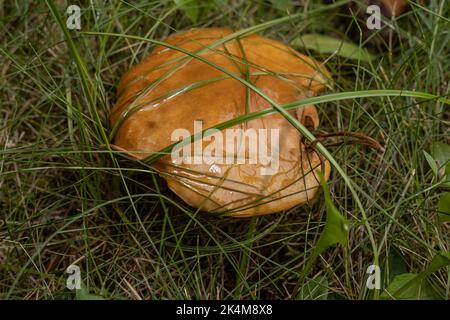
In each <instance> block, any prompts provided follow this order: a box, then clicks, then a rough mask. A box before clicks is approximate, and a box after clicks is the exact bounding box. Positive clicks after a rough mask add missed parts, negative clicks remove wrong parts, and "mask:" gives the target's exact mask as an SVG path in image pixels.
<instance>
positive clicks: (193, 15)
mask: <svg viewBox="0 0 450 320" xmlns="http://www.w3.org/2000/svg"><path fill="white" fill-rule="evenodd" d="M173 1H174V2H175V4H176V5H177V7H178V8H180V10H181V11H183V12H184V14H185V15H186V16H187V17H188V18H189V19H190V20H191V21H192V22H193V23H196V22H197V19H198V11H199V10H198V2H197V0H173Z"/></svg>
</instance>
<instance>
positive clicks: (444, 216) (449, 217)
mask: <svg viewBox="0 0 450 320" xmlns="http://www.w3.org/2000/svg"><path fill="white" fill-rule="evenodd" d="M437 211H438V222H439V223H442V222H447V221H450V192H447V193H445V194H444V195H443V196H442V197H441V198H440V199H439V202H438V205H437Z"/></svg>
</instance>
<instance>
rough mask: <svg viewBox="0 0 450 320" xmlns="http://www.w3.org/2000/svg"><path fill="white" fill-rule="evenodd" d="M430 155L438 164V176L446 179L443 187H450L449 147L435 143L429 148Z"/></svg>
mask: <svg viewBox="0 0 450 320" xmlns="http://www.w3.org/2000/svg"><path fill="white" fill-rule="evenodd" d="M431 155H432V156H433V158H434V160H436V161H437V163H438V176H439V177H444V176H445V177H446V178H445V179H446V182H445V184H444V185H445V186H447V187H450V145H448V144H446V143H441V142H435V143H434V144H433V146H432V147H431Z"/></svg>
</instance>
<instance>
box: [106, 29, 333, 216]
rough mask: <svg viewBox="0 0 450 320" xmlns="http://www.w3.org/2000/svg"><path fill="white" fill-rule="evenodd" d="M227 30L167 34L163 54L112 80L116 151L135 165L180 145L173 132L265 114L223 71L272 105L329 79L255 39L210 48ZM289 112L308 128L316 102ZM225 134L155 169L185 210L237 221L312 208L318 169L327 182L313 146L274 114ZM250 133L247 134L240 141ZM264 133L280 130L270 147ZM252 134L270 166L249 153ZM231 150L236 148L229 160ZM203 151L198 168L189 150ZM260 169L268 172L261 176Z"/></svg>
mask: <svg viewBox="0 0 450 320" xmlns="http://www.w3.org/2000/svg"><path fill="white" fill-rule="evenodd" d="M231 33H232V31H231V30H230V29H225V28H203V29H191V30H188V31H184V32H180V33H176V34H173V35H171V36H169V37H168V38H167V39H166V40H165V43H166V44H169V45H170V46H172V47H171V48H168V47H166V46H162V45H159V46H156V47H155V48H154V50H153V51H152V52H151V53H150V55H149V56H148V57H147V58H146V59H145V60H143V61H142V62H141V63H139V64H137V65H136V66H134V67H132V68H131V69H130V70H129V71H128V72H127V73H126V74H125V75H124V76H123V77H122V79H121V81H120V84H119V86H118V90H117V96H118V99H117V103H116V105H115V106H114V107H113V109H112V110H111V123H112V125H113V127H114V126H115V127H116V129H117V131H116V133H115V141H114V143H115V145H117V146H118V147H120V148H122V149H125V150H127V151H128V152H129V154H131V155H132V156H134V157H136V158H138V159H143V158H145V157H147V156H149V155H151V154H154V153H155V152H158V151H160V150H162V149H163V148H165V147H167V146H170V145H172V144H173V143H175V142H177V141H179V133H180V132H181V133H183V132H188V133H190V134H197V135H198V134H199V132H198V131H199V129H198V128H199V126H201V127H202V129H207V128H211V127H213V126H215V125H217V124H219V123H222V122H225V121H227V120H231V119H234V118H236V117H238V116H242V115H245V114H246V113H251V112H255V111H258V110H263V109H266V108H270V107H271V104H270V103H269V102H267V101H266V100H265V99H264V98H263V97H262V96H261V95H260V94H258V93H256V92H255V91H254V90H252V89H250V88H249V87H248V86H246V85H245V84H244V83H242V82H241V81H238V80H237V79H235V78H233V77H231V76H230V74H234V75H235V76H238V77H239V78H240V79H243V80H245V81H247V82H249V83H251V84H253V85H254V86H256V87H257V88H258V89H259V90H261V91H262V92H263V93H264V94H265V95H267V96H268V97H270V98H271V99H273V100H274V101H275V102H276V103H278V104H280V105H282V104H286V103H290V102H293V101H297V100H301V99H304V98H306V97H312V96H315V95H317V94H318V93H320V92H321V91H323V90H324V89H325V88H326V84H327V82H328V81H329V73H328V72H327V70H326V69H325V68H324V67H323V66H322V65H321V64H320V63H319V62H317V61H315V60H313V59H311V58H309V57H307V56H305V55H303V54H300V53H299V52H297V51H295V50H294V49H292V48H290V47H288V46H286V45H284V44H282V43H280V42H278V41H275V40H271V39H268V38H265V37H262V36H259V35H254V34H253V35H247V36H242V37H240V38H233V39H231V40H229V41H222V42H223V43H219V44H218V42H221V41H220V40H221V39H223V38H224V37H225V36H227V35H230V34H231ZM179 48H181V51H180V50H179ZM183 50H184V51H185V52H190V53H193V54H194V55H193V56H192V55H188V54H186V53H184V52H182V51H183ZM196 55H198V56H200V57H202V58H204V59H207V60H208V61H209V62H210V63H206V62H205V61H201V60H200V59H198V58H196ZM290 112H291V114H292V115H294V116H295V117H296V118H297V119H298V120H299V121H300V122H301V123H302V124H303V125H305V126H306V127H308V128H310V129H316V128H317V127H318V125H319V117H318V114H317V110H316V108H315V106H314V105H308V106H306V107H299V108H298V109H296V110H295V111H290ZM229 129H231V130H235V131H233V133H234V134H235V133H236V132H237V134H236V135H235V136H234V137H232V138H229V139H226V138H228V136H227V135H225V132H224V131H226V130H228V129H226V130H222V131H218V130H216V131H212V134H211V135H210V136H206V135H205V136H204V137H203V139H201V140H196V141H197V142H193V143H192V144H190V145H189V144H188V148H189V149H186V146H185V147H183V149H181V148H178V149H177V152H178V153H176V154H178V155H180V157H175V158H174V153H172V154H168V155H164V156H163V157H162V158H160V159H159V160H157V161H156V162H155V163H153V166H154V168H155V169H156V170H157V171H158V172H159V174H160V175H161V176H162V177H163V178H164V179H165V180H166V181H167V183H168V186H169V187H170V189H171V190H173V191H174V192H175V193H176V194H177V195H178V196H179V197H180V198H182V199H183V200H184V201H185V202H186V203H188V204H189V205H191V206H193V207H196V208H200V209H201V210H203V211H207V212H217V213H225V214H226V215H231V216H235V217H248V216H255V215H263V214H270V213H275V212H279V211H282V210H286V209H290V208H292V207H294V206H296V205H299V204H303V203H307V202H310V201H312V200H313V199H314V198H315V196H316V194H317V192H318V187H319V185H320V183H319V178H318V175H317V171H318V170H321V171H322V172H323V174H324V177H325V179H328V177H329V174H330V165H329V163H328V162H327V161H326V160H324V158H323V157H322V156H321V155H320V154H318V153H317V152H316V151H315V150H314V148H313V147H312V146H306V145H305V143H303V142H302V139H301V138H302V137H301V135H300V133H299V132H298V130H297V129H295V128H294V127H293V126H292V125H291V124H290V123H289V122H288V121H287V120H286V119H285V118H284V117H283V116H282V115H280V114H278V113H274V114H270V115H267V116H264V117H258V118H255V119H251V120H250V121H247V122H245V123H240V124H236V125H234V126H233V127H231V128H229ZM239 129H240V130H239ZM262 129H264V130H262ZM250 130H253V131H252V132H251V133H252V134H248V132H250ZM272 131H273V132H275V133H276V132H277V133H278V137H279V139H278V141H277V140H276V139H273V136H276V135H275V134H274V135H272V136H271V135H270V134H268V132H272ZM221 133H223V134H224V136H223V137H225V138H223V137H220V134H221ZM227 134H228V132H227ZM255 134H256V139H257V140H258V145H257V146H258V147H259V149H261V148H262V147H264V148H266V152H267V154H268V155H270V156H269V157H266V158H265V160H268V159H269V161H265V162H264V161H262V159H261V157H259V158H258V156H261V155H260V154H255V153H260V150H256V149H254V148H252V147H251V146H250V145H251V143H250V142H248V141H249V140H252V138H253V140H254V139H255ZM185 137H186V136H183V138H185ZM230 137H231V135H230ZM174 138H175V139H174ZM224 139H225V140H226V142H225V141H223V140H224ZM220 140H222V141H220ZM192 141H194V140H192ZM213 142H214V146H213V147H211V144H212V143H213ZM218 142H221V143H223V144H221V143H218ZM253 142H254V141H253ZM230 145H231V147H232V151H235V153H231V160H230V153H229V151H230V150H229V148H228V147H229V146H230ZM208 146H209V149H208ZM222 146H223V147H222ZM196 148H197V149H196ZM239 148H240V149H239ZM205 149H208V152H210V153H209V154H210V155H212V156H213V157H212V158H211V157H210V158H208V159H209V160H210V161H208V159H206V158H205V155H204V154H203V157H202V156H201V155H200V161H196V159H197V160H198V158H199V155H198V154H197V151H198V150H201V151H205ZM211 149H212V150H211ZM182 151H184V152H186V154H184V155H183V152H182ZM190 151H192V153H190ZM239 152H242V153H239ZM239 155H240V156H241V157H239ZM274 155H276V156H278V158H277V159H275V158H274ZM222 156H224V157H223V158H221V157H222ZM195 157H197V158H196V159H194V158H195ZM205 159H206V161H205ZM211 159H212V161H211ZM221 159H222V160H221ZM223 159H224V160H223ZM249 159H250V160H251V159H253V160H254V159H257V161H256V163H255V162H251V161H248V160H249ZM219 160H220V161H219ZM263 162H264V163H263ZM274 162H276V163H275V164H274ZM268 168H271V169H274V170H273V172H269V173H267V172H265V171H264V169H268ZM267 171H270V170H267Z"/></svg>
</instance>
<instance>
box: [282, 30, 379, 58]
mask: <svg viewBox="0 0 450 320" xmlns="http://www.w3.org/2000/svg"><path fill="white" fill-rule="evenodd" d="M291 44H292V45H293V46H295V47H304V48H306V49H310V50H315V51H317V52H320V53H330V54H331V53H335V52H336V54H337V55H339V56H341V57H344V58H348V59H356V60H362V61H371V60H373V59H374V58H375V57H374V56H373V55H372V54H370V53H369V51H367V50H366V49H364V48H361V47H359V46H358V45H356V44H354V43H352V42H348V41H346V40H343V39H337V38H333V37H329V36H324V35H321V34H306V35H304V36H301V37H299V38H297V39H295V40H293V41H292V43H291Z"/></svg>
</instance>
